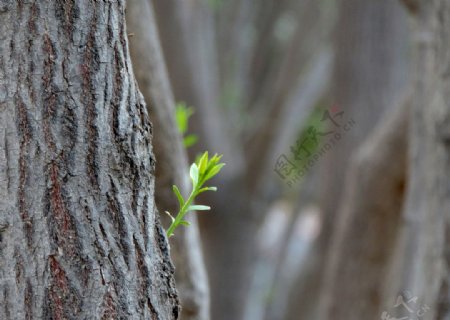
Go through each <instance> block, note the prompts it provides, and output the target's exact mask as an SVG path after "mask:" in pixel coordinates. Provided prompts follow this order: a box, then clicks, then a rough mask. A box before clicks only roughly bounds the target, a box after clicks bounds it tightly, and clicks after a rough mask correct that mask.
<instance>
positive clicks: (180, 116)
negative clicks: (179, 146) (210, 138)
mask: <svg viewBox="0 0 450 320" xmlns="http://www.w3.org/2000/svg"><path fill="white" fill-rule="evenodd" d="M193 114H194V108H192V107H188V106H186V104H185V103H184V102H179V103H177V105H176V107H175V119H176V121H177V126H178V130H179V131H180V133H181V135H182V136H183V144H184V147H185V148H189V147H191V146H193V145H194V144H195V143H196V142H197V140H198V137H197V135H195V134H188V135H186V133H187V131H188V128H189V118H190V117H191V116H192V115H193Z"/></svg>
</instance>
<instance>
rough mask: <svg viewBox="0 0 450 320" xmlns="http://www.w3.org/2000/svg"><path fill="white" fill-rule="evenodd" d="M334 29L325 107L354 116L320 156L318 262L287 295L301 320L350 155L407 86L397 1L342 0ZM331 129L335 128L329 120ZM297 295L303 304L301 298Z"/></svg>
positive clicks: (310, 314)
mask: <svg viewBox="0 0 450 320" xmlns="http://www.w3.org/2000/svg"><path fill="white" fill-rule="evenodd" d="M334 30H335V62H334V66H335V67H334V75H333V83H332V89H331V94H330V98H329V106H328V108H327V109H328V110H329V111H330V113H331V114H333V113H337V112H340V111H343V112H344V117H343V118H342V119H339V118H336V120H337V121H338V122H339V121H341V125H342V124H343V122H344V120H346V121H348V120H349V119H352V120H354V122H355V125H354V126H353V127H352V128H351V130H349V131H348V132H346V133H345V136H344V137H342V139H340V140H338V141H336V145H335V146H333V148H332V149H331V150H330V151H328V152H327V154H326V156H325V157H324V159H323V163H322V168H321V170H322V178H321V179H320V197H319V198H320V204H321V207H322V216H323V226H322V233H321V236H320V238H319V240H318V243H317V244H316V247H315V249H314V250H313V252H312V254H311V257H312V258H313V259H316V262H315V263H314V265H316V266H317V267H315V268H311V269H310V273H309V274H307V275H302V276H301V278H300V279H299V285H298V289H297V290H296V292H297V294H293V295H292V299H291V301H292V303H291V305H292V306H293V309H291V312H289V314H290V315H291V317H292V318H291V319H296V317H297V316H298V315H301V316H299V317H300V318H301V319H309V318H316V317H317V316H318V315H317V314H316V313H315V312H317V311H318V309H317V303H315V302H316V301H317V299H318V297H319V294H320V290H319V288H320V287H321V282H322V279H323V276H324V272H325V268H326V266H327V260H328V258H327V255H328V254H329V253H330V249H329V248H330V244H331V243H330V240H331V239H332V238H331V235H332V234H333V233H334V232H336V231H335V229H336V228H335V226H334V224H335V222H336V221H339V220H340V219H342V216H341V215H338V209H339V206H340V205H341V203H342V201H343V200H344V199H342V192H343V188H342V185H343V181H345V176H346V172H347V169H348V168H349V164H350V161H349V160H350V159H351V155H352V153H354V152H355V150H357V149H358V148H359V146H360V145H361V143H362V142H363V141H364V140H365V138H366V137H367V136H368V135H369V134H370V133H371V131H372V130H373V128H374V127H375V125H376V124H377V122H378V119H380V117H381V115H382V114H383V113H384V112H385V111H386V110H392V109H393V107H394V106H395V105H398V99H399V98H400V97H401V96H403V95H404V93H403V92H404V89H405V88H406V79H407V73H406V72H405V70H407V69H408V61H407V59H405V56H407V45H408V29H407V24H406V14H405V12H404V10H402V8H401V7H400V5H399V4H398V3H396V2H395V1H389V0H382V1H376V2H373V1H369V0H367V1H358V2H354V1H347V0H344V1H341V2H339V18H338V22H337V26H336V28H335V29H334ZM328 123H330V121H328ZM330 124H331V123H330ZM329 129H330V130H334V129H336V127H334V126H333V124H331V125H330V128H329ZM367 214H369V213H367ZM337 224H338V223H337ZM301 297H306V298H305V299H304V300H303V298H301ZM299 299H302V301H304V303H299V301H298V300H299ZM294 310H295V311H294Z"/></svg>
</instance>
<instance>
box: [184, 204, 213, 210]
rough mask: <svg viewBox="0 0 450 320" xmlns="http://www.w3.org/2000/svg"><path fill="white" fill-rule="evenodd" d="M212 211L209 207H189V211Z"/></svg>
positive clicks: (195, 205) (198, 205)
mask: <svg viewBox="0 0 450 320" xmlns="http://www.w3.org/2000/svg"><path fill="white" fill-rule="evenodd" d="M206 210H211V207H209V206H202V205H200V204H194V205H192V206H189V208H188V211H206Z"/></svg>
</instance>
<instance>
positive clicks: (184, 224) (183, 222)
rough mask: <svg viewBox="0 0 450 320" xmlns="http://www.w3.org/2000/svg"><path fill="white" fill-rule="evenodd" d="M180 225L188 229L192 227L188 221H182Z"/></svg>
mask: <svg viewBox="0 0 450 320" xmlns="http://www.w3.org/2000/svg"><path fill="white" fill-rule="evenodd" d="M180 224H181V225H183V226H186V227H189V226H190V225H191V223H190V222H188V221H186V220H183V221H180Z"/></svg>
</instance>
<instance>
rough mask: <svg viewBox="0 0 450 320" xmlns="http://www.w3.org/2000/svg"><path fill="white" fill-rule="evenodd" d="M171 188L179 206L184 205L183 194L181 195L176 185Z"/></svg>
mask: <svg viewBox="0 0 450 320" xmlns="http://www.w3.org/2000/svg"><path fill="white" fill-rule="evenodd" d="M172 190H173V193H175V195H176V196H177V199H178V203H179V204H180V208H181V207H182V206H183V205H184V199H183V196H182V195H181V192H180V190H179V189H178V187H177V186H176V185H173V186H172Z"/></svg>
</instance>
